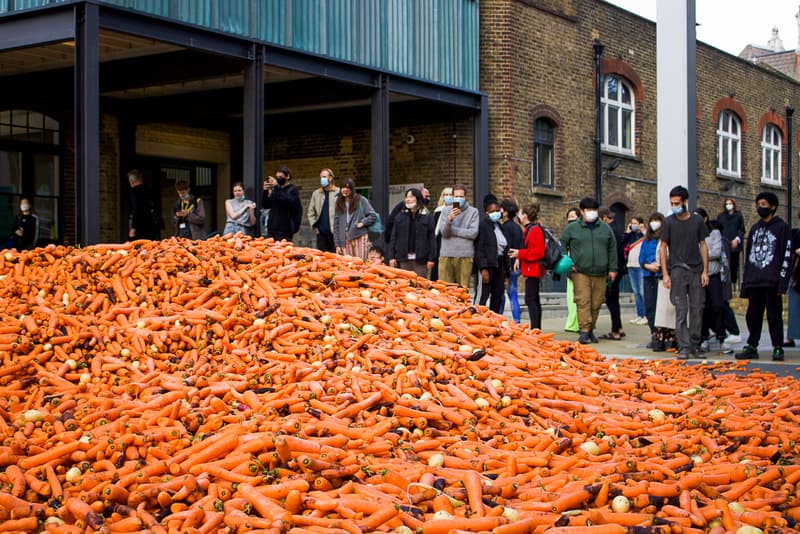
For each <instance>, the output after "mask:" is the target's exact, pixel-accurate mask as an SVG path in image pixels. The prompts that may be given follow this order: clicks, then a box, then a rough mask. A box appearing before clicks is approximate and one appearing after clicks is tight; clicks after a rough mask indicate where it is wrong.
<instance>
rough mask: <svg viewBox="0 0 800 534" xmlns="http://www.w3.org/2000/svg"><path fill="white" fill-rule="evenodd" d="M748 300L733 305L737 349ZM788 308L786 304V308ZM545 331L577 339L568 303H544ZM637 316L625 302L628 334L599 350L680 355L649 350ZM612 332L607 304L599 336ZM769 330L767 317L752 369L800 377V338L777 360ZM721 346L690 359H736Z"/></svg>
mask: <svg viewBox="0 0 800 534" xmlns="http://www.w3.org/2000/svg"><path fill="white" fill-rule="evenodd" d="M745 307H746V301H743V302H738V303H737V305H736V306H733V308H734V312H735V314H736V322H737V323H738V325H739V329H740V330H741V334H740V335H741V338H742V341H741V342H740V343H735V344H732V345H731V347H732V348H733V350H734V351H735V352H739V351H741V350H742V347H743V346H744V344H745V342H746V340H747V324H746V323H745V318H744V310H745ZM784 309H785V307H784ZM504 315H505V316H506V318H507V319H508V320H513V319H512V317H511V312H510V310H509V309H508V306H506V309H505V313H504ZM542 316H543V318H542V330H543V331H545V332H555V335H556V338H558V339H566V340H569V341H577V340H578V334H577V333H575V332H566V331H565V330H564V323H565V321H566V316H567V311H566V306H563V305H551V306H548V305H545V306H543V313H542ZM635 316H636V313H635V309H634V308H633V306H632V305H629V304H628V305H626V304H623V306H622V325H623V330H624V331H625V337H624V338H622V339H621V340H602V339H601V340H600V342H599V343H594V344H592V347H594V348H595V349H596V350H597V352H599V353H600V354H602V355H604V356H607V357H609V358H620V359H632V358H635V359H642V360H667V359H675V357H676V354H675V353H672V352H653V351H652V350H650V349H648V348H647V347H646V345H647V344H648V343H649V342H650V330H649V328H648V327H647V325H637V324H631V323H630V322H629V321H630V320H631V319H633V318H634V317H635ZM521 322H523V323H525V324H529V322H530V319H529V318H528V314H527V310H526V309H525V307H524V306H523V310H522V319H521ZM785 328H786V320H785V319H784V331H785ZM610 331H611V317H610V315H609V313H608V308H606V307H605V306H603V307H602V308H601V310H600V316H599V317H598V319H597V328H596V329H595V335H596V336H600V335H601V334H605V333H606V332H610ZM768 332H769V331H768V329H767V324H766V319H765V320H764V326H763V328H762V334H761V343H760V344H759V347H758V349H759V356H760V358H759V359H758V360H752V361H751V362H750V365H749V366H748V369H755V368H758V369H761V370H765V371H769V372H773V373H776V374H789V375H792V376H795V377H797V378H800V367H798V366H800V340H796V341H798V347H794V348H793V347H786V348H785V349H784V350H785V354H784V358H785V359H784V361H783V362H773V361H771V360H772V344H771V343H770V341H769V333H768ZM718 347H719V345H718V343H717V342H716V340H714V341H712V342H711V347H710V348H711V350H710V352H707V353H704V354H700V355H699V357H698V358H697V359H694V360H689V361H690V363H695V364H700V363H715V362H721V361H736V360H735V359H734V353H723V352H720V350H719V348H718Z"/></svg>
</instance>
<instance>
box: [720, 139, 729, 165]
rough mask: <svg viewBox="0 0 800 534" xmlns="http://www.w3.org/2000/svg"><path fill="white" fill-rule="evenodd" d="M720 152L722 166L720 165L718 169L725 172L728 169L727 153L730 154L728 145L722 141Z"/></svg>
mask: <svg viewBox="0 0 800 534" xmlns="http://www.w3.org/2000/svg"><path fill="white" fill-rule="evenodd" d="M720 152H721V155H722V158H721V159H722V164H721V165H720V168H721V169H722V170H724V171H727V170H728V168H729V166H728V153H729V152H730V148H729V146H728V143H726V142H725V141H724V140H723V141H722V150H721V151H720Z"/></svg>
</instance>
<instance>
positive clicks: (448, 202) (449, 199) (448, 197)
mask: <svg viewBox="0 0 800 534" xmlns="http://www.w3.org/2000/svg"><path fill="white" fill-rule="evenodd" d="M444 203H445V205H447V206H449V205H451V204H452V203H453V195H445V196H444Z"/></svg>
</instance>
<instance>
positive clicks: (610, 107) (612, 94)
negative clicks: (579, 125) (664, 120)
mask: <svg viewBox="0 0 800 534" xmlns="http://www.w3.org/2000/svg"><path fill="white" fill-rule="evenodd" d="M600 104H601V106H602V107H603V118H602V121H603V124H602V132H603V150H607V151H610V152H619V153H622V154H631V155H633V151H634V143H633V140H634V133H633V130H634V104H635V102H634V98H633V91H632V89H631V86H630V85H628V83H627V82H626V81H624V80H623V79H622V78H620V77H618V76H614V75H608V76H606V77H605V79H604V82H603V96H602V97H601V99H600Z"/></svg>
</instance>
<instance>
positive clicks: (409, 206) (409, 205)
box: [406, 202, 417, 210]
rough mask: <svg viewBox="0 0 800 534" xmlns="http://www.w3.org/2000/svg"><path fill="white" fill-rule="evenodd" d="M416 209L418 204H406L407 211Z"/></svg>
mask: <svg viewBox="0 0 800 534" xmlns="http://www.w3.org/2000/svg"><path fill="white" fill-rule="evenodd" d="M416 207H417V203H416V202H406V208H407V209H410V210H413V209H414V208H416Z"/></svg>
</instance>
